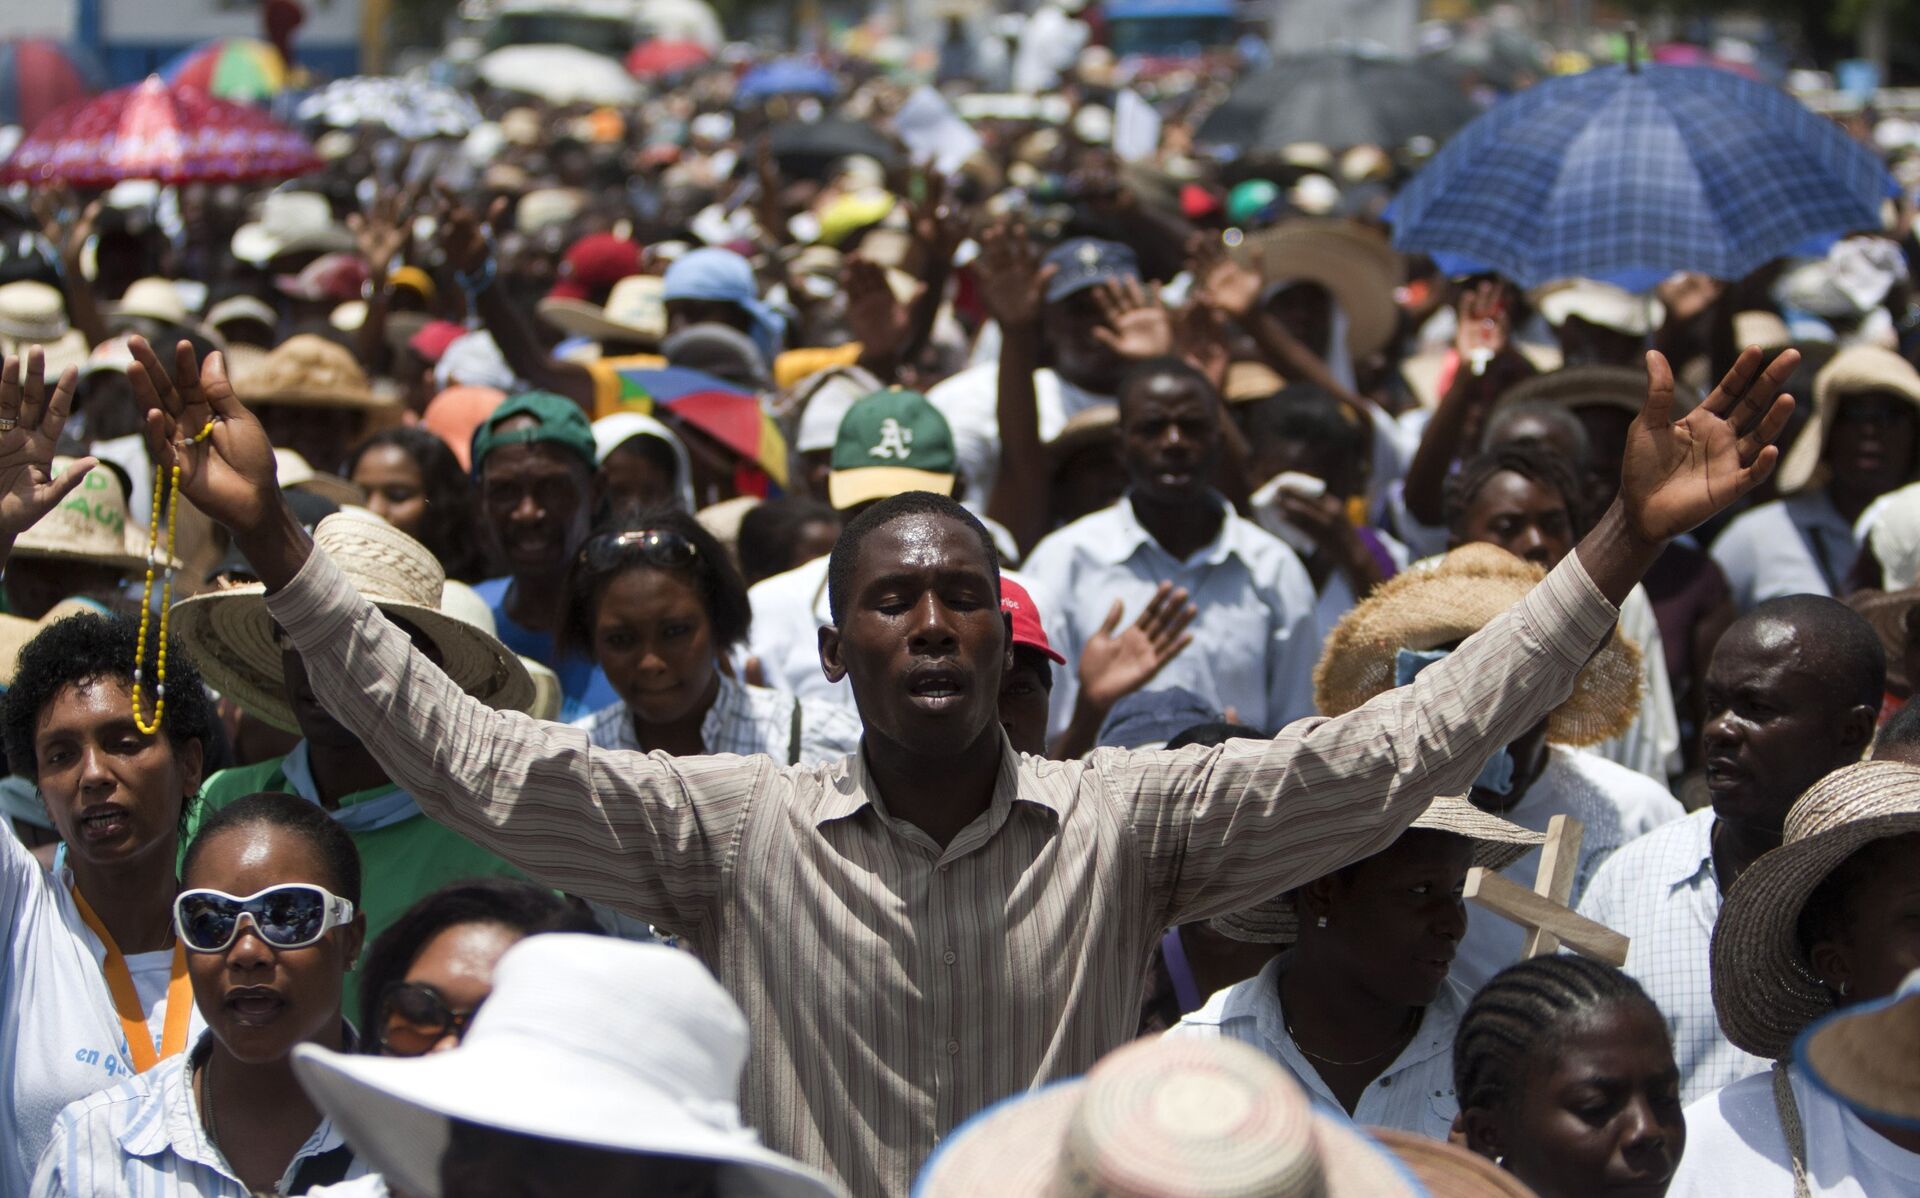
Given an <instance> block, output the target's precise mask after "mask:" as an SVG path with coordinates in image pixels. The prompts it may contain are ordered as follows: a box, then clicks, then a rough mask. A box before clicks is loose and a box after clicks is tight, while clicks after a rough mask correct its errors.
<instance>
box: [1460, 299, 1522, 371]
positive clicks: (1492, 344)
mask: <svg viewBox="0 0 1920 1198" xmlns="http://www.w3.org/2000/svg"><path fill="white" fill-rule="evenodd" d="M1455 312H1456V314H1457V316H1458V317H1459V322H1458V327H1456V328H1455V330H1454V334H1453V348H1454V349H1455V350H1456V351H1457V352H1458V353H1459V354H1460V362H1461V364H1462V365H1463V366H1465V367H1466V368H1467V369H1468V370H1470V371H1472V372H1473V373H1474V374H1475V375H1483V374H1485V373H1486V372H1487V367H1488V366H1489V365H1490V364H1491V363H1492V362H1493V360H1494V359H1495V358H1497V357H1499V356H1500V355H1501V354H1502V353H1505V352H1506V349H1507V337H1508V334H1509V326H1510V325H1511V323H1512V317H1511V316H1510V315H1509V314H1508V312H1507V304H1506V289H1505V288H1504V287H1502V286H1501V285H1500V284H1499V283H1496V282H1493V281H1492V280H1482V281H1481V282H1480V283H1478V284H1476V285H1475V286H1473V287H1469V288H1468V289H1467V290H1466V291H1463V292H1461V294H1460V301H1459V303H1458V304H1457V305H1456V306H1455Z"/></svg>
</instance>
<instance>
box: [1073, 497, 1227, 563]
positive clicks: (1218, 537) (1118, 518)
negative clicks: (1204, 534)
mask: <svg viewBox="0 0 1920 1198" xmlns="http://www.w3.org/2000/svg"><path fill="white" fill-rule="evenodd" d="M1208 494H1209V495H1211V496H1212V497H1213V501H1214V502H1215V503H1216V504H1218V505H1219V506H1220V510H1221V512H1222V516H1221V519H1220V531H1219V532H1217V533H1215V534H1214V537H1213V540H1211V541H1209V542H1207V544H1206V545H1205V546H1203V547H1202V548H1201V549H1200V550H1198V551H1197V552H1196V553H1194V554H1193V556H1191V557H1189V558H1187V559H1185V560H1184V561H1180V563H1179V564H1180V565H1183V566H1202V565H1205V566H1217V565H1219V564H1220V563H1222V562H1224V561H1226V560H1227V559H1228V558H1229V557H1231V556H1233V555H1234V553H1235V552H1237V551H1238V550H1239V549H1240V548H1241V535H1240V529H1239V527H1238V525H1239V521H1238V519H1237V518H1236V517H1235V516H1234V512H1233V505H1232V504H1230V503H1228V502H1227V500H1226V497H1225V496H1223V495H1221V494H1220V493H1219V492H1218V491H1209V492H1208ZM1111 510H1112V512H1113V517H1114V519H1113V524H1114V532H1115V533H1116V535H1114V536H1111V537H1109V536H1100V537H1098V538H1096V539H1095V541H1094V543H1093V544H1091V545H1089V546H1087V548H1088V550H1089V551H1090V552H1091V554H1092V555H1093V556H1094V557H1096V558H1100V559H1103V560H1104V561H1106V563H1107V564H1108V565H1113V566H1118V565H1120V564H1122V563H1123V562H1125V561H1127V560H1128V559H1129V558H1131V557H1132V556H1133V555H1134V554H1136V553H1138V552H1139V551H1140V550H1141V549H1142V548H1144V547H1146V546H1152V547H1153V549H1154V550H1155V551H1156V552H1158V553H1159V554H1160V555H1161V556H1162V557H1168V558H1171V557H1173V555H1172V554H1171V553H1169V552H1167V550H1166V548H1165V547H1163V546H1162V545H1161V544H1160V542H1158V541H1156V540H1154V538H1153V534H1152V533H1150V532H1148V531H1147V529H1146V526H1145V525H1143V524H1141V523H1140V518H1139V517H1138V516H1137V515H1135V514H1134V510H1133V493H1132V492H1131V491H1129V492H1128V493H1127V494H1125V495H1123V496H1121V497H1120V501H1119V502H1118V503H1116V504H1114V505H1113V507H1112V509H1111Z"/></svg>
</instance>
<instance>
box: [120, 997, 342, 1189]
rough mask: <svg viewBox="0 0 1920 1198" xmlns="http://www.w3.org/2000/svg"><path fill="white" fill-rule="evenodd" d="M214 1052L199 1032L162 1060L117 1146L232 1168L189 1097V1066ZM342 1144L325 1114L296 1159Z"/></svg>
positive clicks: (226, 1169) (138, 1153) (216, 1167)
mask: <svg viewBox="0 0 1920 1198" xmlns="http://www.w3.org/2000/svg"><path fill="white" fill-rule="evenodd" d="M345 1030H346V1037H347V1038H346V1040H345V1042H344V1043H343V1045H342V1048H343V1049H344V1050H345V1051H347V1052H353V1051H354V1047H355V1044H356V1043H357V1037H355V1036H354V1034H353V1026H352V1025H351V1024H348V1025H347V1026H346V1029H345ZM212 1052H213V1033H212V1032H211V1031H206V1032H202V1033H201V1034H200V1039H199V1040H197V1041H196V1042H195V1043H194V1046H193V1048H192V1049H191V1050H189V1051H187V1052H184V1053H182V1054H180V1055H179V1056H177V1057H170V1058H168V1059H167V1060H165V1061H162V1062H161V1063H160V1064H159V1065H156V1066H155V1067H154V1068H153V1069H152V1070H151V1071H150V1072H149V1073H148V1074H147V1075H146V1076H147V1077H148V1078H149V1079H150V1080H151V1084H152V1089H151V1090H150V1091H149V1092H148V1094H147V1098H146V1101H145V1102H143V1103H141V1104H140V1107H139V1109H138V1110H137V1111H136V1112H135V1113H134V1115H133V1117H132V1118H131V1119H130V1120H129V1122H128V1123H127V1126H126V1127H125V1128H124V1129H123V1130H122V1131H121V1132H120V1133H119V1136H118V1139H119V1141H120V1147H121V1148H122V1149H124V1150H125V1151H126V1153H127V1155H128V1156H139V1157H147V1156H159V1155H160V1154H162V1153H165V1152H167V1151H169V1150H171V1151H172V1152H173V1153H174V1155H176V1156H178V1157H180V1158H181V1159H182V1160H188V1161H192V1162H194V1163H195V1164H198V1165H204V1166H205V1167H207V1168H209V1169H214V1170H217V1171H219V1172H220V1173H221V1174H222V1175H227V1174H230V1173H231V1171H232V1170H231V1169H230V1168H229V1166H228V1165H227V1163H226V1161H225V1159H224V1158H223V1157H222V1156H221V1155H220V1151H219V1149H217V1148H215V1147H214V1146H213V1143H212V1141H210V1140H208V1139H207V1133H206V1126H205V1123H204V1122H203V1121H202V1120H201V1118H200V1107H199V1104H198V1103H197V1102H195V1101H194V1097H193V1070H194V1069H196V1068H199V1067H200V1066H203V1065H205V1064H206V1061H207V1058H208V1056H210V1055H211V1054H212ZM344 1143H346V1140H345V1139H344V1138H343V1137H342V1136H341V1134H340V1133H339V1132H338V1131H336V1130H334V1126H333V1120H331V1119H327V1118H324V1117H323V1118H322V1119H321V1120H320V1124H319V1126H318V1127H315V1128H314V1129H313V1134H312V1135H310V1136H308V1137H307V1142H306V1143H305V1144H302V1145H301V1146H300V1151H299V1152H298V1153H296V1154H295V1156H294V1161H295V1162H296V1163H297V1162H298V1161H299V1160H301V1159H302V1158H305V1157H309V1156H313V1155H315V1154H316V1153H321V1152H329V1151H331V1150H333V1149H335V1148H338V1147H339V1146H340V1145H342V1144H344ZM235 1180H238V1179H237V1178H236V1179H235Z"/></svg>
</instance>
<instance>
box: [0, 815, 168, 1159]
mask: <svg viewBox="0 0 1920 1198" xmlns="http://www.w3.org/2000/svg"><path fill="white" fill-rule="evenodd" d="M71 887H72V875H71V874H70V873H68V872H67V871H65V870H62V871H61V874H60V876H59V878H57V879H56V877H55V876H54V875H53V874H50V873H48V872H47V871H46V870H44V869H42V868H41V867H40V863H39V862H38V861H37V860H35V859H34V857H33V855H32V854H31V853H29V852H27V850H26V848H25V846H23V845H22V844H21V843H20V841H19V839H18V838H17V837H15V836H14V834H13V832H12V829H11V828H8V829H6V830H0V945H4V946H5V948H4V951H5V958H4V964H3V965H0V1141H4V1143H5V1144H6V1149H5V1151H0V1194H9V1195H14V1194H24V1193H26V1190H27V1182H28V1180H29V1179H30V1178H31V1177H32V1176H33V1168H34V1164H35V1163H36V1162H37V1161H38V1160H39V1159H40V1151H41V1149H42V1148H44V1147H45V1146H46V1143H47V1135H48V1131H49V1129H50V1128H52V1126H53V1121H54V1119H55V1117H57V1116H58V1115H59V1114H60V1112H61V1110H62V1109H63V1108H65V1107H66V1106H67V1104H68V1103H70V1102H73V1101H74V1100H75V1099H79V1098H84V1097H86V1096H87V1095H89V1094H92V1093H94V1092H95V1091H98V1090H104V1089H106V1088H107V1087H109V1086H112V1085H115V1084H116V1083H118V1082H121V1081H124V1080H126V1079H127V1078H128V1077H130V1076H132V1074H133V1064H132V1061H131V1059H130V1056H129V1054H128V1051H127V1042H126V1035H125V1033H124V1032H123V1031H122V1030H121V1027H120V1017H119V1016H118V1015H117V1014H116V1013H115V1012H114V1009H113V996H112V994H111V993H109V992H108V990H107V980H106V975H105V974H103V973H102V972H101V965H102V963H103V962H104V961H105V960H106V949H105V948H104V947H103V946H102V945H101V943H100V941H99V939H98V938H97V937H95V936H94V934H93V931H92V930H91V929H90V928H88V927H87V925H86V921H84V920H82V919H81V918H80V912H79V909H78V908H76V907H75V906H74V904H73V891H72V889H71ZM161 956H164V957H166V958H167V965H166V968H165V969H160V970H156V969H155V968H154V967H153V966H154V962H153V961H152V959H151V958H153V957H161ZM128 967H129V972H130V973H132V974H133V976H134V989H135V992H136V993H138V994H139V996H140V1000H141V1006H143V1007H144V1008H145V1009H146V1011H147V1028H148V1030H149V1031H150V1032H152V1033H153V1040H154V1047H155V1049H156V1051H157V1050H158V1048H159V1046H160V1037H161V1036H162V1034H163V1033H164V1031H165V1029H166V1022H167V1020H166V1005H167V1004H166V985H167V975H168V972H169V971H170V970H171V967H172V954H171V953H170V952H169V953H164V954H162V953H154V954H147V953H136V954H134V955H133V957H132V958H130V959H129V962H128ZM143 982H144V984H143ZM189 1020H190V1022H189V1024H188V1029H187V1038H188V1042H189V1043H191V1042H192V1040H193V1038H194V1037H196V1036H198V1035H199V1034H200V1032H201V1031H203V1030H204V1029H205V1028H206V1021H205V1020H203V1019H202V1018H201V1017H200V1012H199V1009H198V1008H195V1010H194V1011H193V1012H192V1013H191V1015H190V1016H189Z"/></svg>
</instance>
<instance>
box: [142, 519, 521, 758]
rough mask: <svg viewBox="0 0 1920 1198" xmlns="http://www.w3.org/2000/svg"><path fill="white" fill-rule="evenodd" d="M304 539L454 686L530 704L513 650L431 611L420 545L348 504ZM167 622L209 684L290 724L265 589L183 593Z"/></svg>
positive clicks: (434, 607)
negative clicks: (416, 634) (408, 634)
mask: <svg viewBox="0 0 1920 1198" xmlns="http://www.w3.org/2000/svg"><path fill="white" fill-rule="evenodd" d="M313 541H314V544H315V545H317V546H318V547H319V548H321V549H323V550H325V551H326V552H327V555H328V556H329V557H331V558H332V559H333V562H334V564H335V565H337V566H339V567H340V570H341V572H342V573H344V574H345V575H346V576H347V580H348V581H349V582H351V583H352V584H353V586H354V589H355V590H357V591H359V592H360V594H362V595H364V596H366V597H367V598H368V599H370V600H372V601H373V604H374V606H376V607H378V608H379V609H380V610H381V611H383V612H386V613H387V614H388V615H392V616H397V617H399V618H400V619H402V620H405V621H406V622H407V623H408V624H411V625H412V626H413V627H415V628H418V629H419V630H420V631H421V632H422V633H424V634H425V635H426V636H427V637H428V638H429V639H430V640H432V641H433V643H434V645H435V646H436V647H437V648H438V649H439V651H440V658H441V669H443V670H445V671H446V674H447V676H448V677H450V678H452V679H453V680H454V682H455V683H456V684H458V685H459V687H460V689H461V690H464V691H466V692H467V693H468V694H470V695H472V696H473V697H474V698H476V699H479V700H480V701H481V702H482V703H485V704H487V705H488V706H489V707H493V708H497V709H500V710H504V711H525V710H526V709H527V707H528V706H529V705H530V704H531V703H532V702H533V698H534V687H533V680H532V679H531V678H529V677H528V676H527V671H526V667H524V666H522V665H521V664H520V659H519V658H518V657H517V656H515V655H514V653H513V651H512V650H510V649H508V648H507V647H506V646H505V645H503V644H501V643H500V642H499V640H497V639H496V638H494V637H493V636H490V635H488V634H487V633H485V632H483V631H481V630H480V629H478V628H475V627H474V626H473V625H471V624H469V623H467V622H466V621H464V620H461V619H459V618H458V617H456V616H451V615H448V614H447V613H446V612H445V611H443V610H441V593H442V591H443V590H444V589H445V586H446V571H445V570H443V569H442V568H441V566H440V563H439V562H438V561H436V560H435V559H434V556H433V554H432V552H431V551H429V550H428V549H427V547H426V546H425V545H422V544H421V543H420V542H418V541H416V540H414V539H413V538H412V537H410V536H408V535H407V534H406V533H403V532H401V531H400V530H399V529H397V528H394V527H393V526H392V525H390V524H388V523H387V522H386V521H384V520H382V519H380V518H379V517H378V516H376V515H374V514H373V513H372V512H368V511H364V510H361V509H357V508H348V509H344V510H342V511H339V512H336V513H334V514H333V515H331V516H328V517H327V518H326V519H324V520H322V521H320V523H319V525H317V526H316V527H315V528H314V530H313ZM171 621H172V625H173V629H174V631H175V634H176V635H177V636H178V637H179V638H180V643H181V644H182V645H184V646H186V648H187V649H188V650H189V651H190V652H191V653H192V654H193V660H194V661H195V662H197V663H198V664H199V666H200V672H201V674H203V675H204V676H205V677H206V679H207V684H208V685H209V686H212V687H213V688H214V689H215V690H217V691H219V692H220V693H221V694H223V695H226V696H227V697H229V698H231V699H232V700H233V701H234V702H236V703H238V704H239V705H240V706H241V707H242V708H244V709H246V710H247V711H248V712H250V713H252V714H253V715H255V716H258V717H259V718H260V719H262V720H264V721H266V722H267V723H269V724H272V725H273V726H274V727H276V728H280V729H283V730H285V731H288V732H298V731H299V730H300V725H299V723H298V721H296V720H295V719H294V715H293V709H292V707H291V706H290V705H289V704H288V702H287V686H286V675H285V671H284V670H283V669H282V667H281V661H280V649H279V647H278V646H277V645H275V643H274V636H273V617H272V615H271V614H270V613H269V612H268V611H267V598H266V588H265V587H263V586H261V585H259V584H257V583H256V584H250V585H246V586H238V587H233V588H231V589H229V590H224V591H210V592H208V593H206V594H203V595H195V596H193V597H192V598H189V599H183V600H181V601H180V602H179V603H176V604H174V606H173V613H172V616H171Z"/></svg>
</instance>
